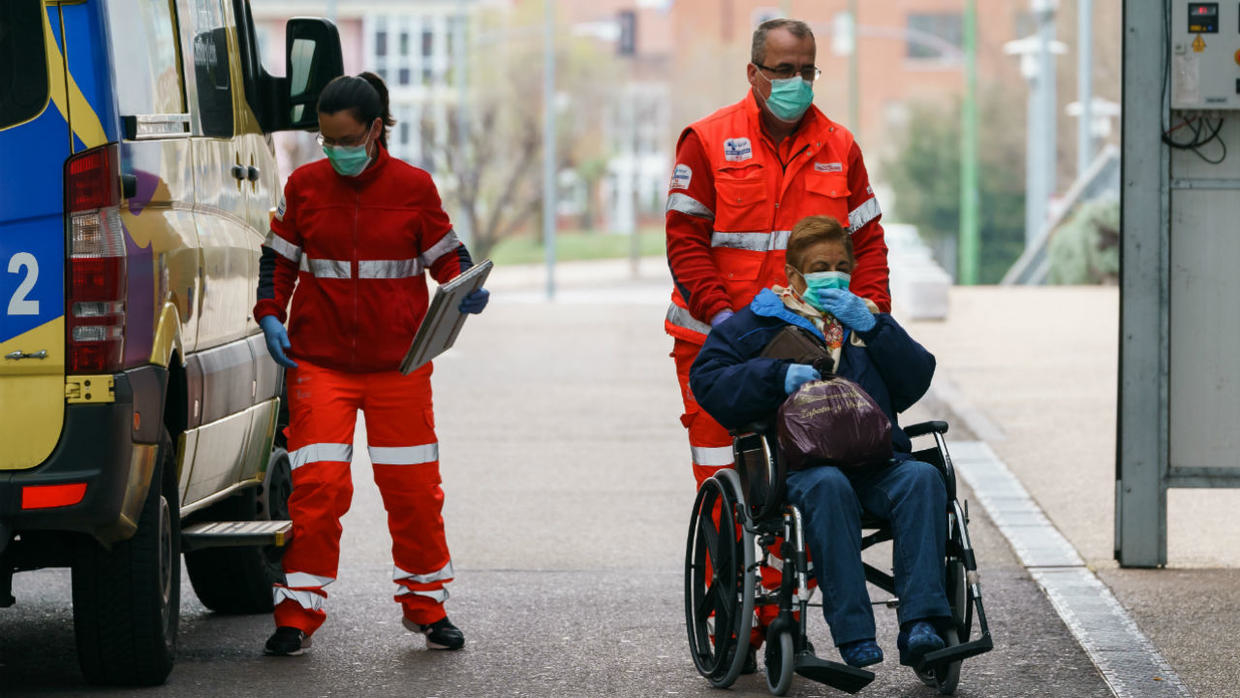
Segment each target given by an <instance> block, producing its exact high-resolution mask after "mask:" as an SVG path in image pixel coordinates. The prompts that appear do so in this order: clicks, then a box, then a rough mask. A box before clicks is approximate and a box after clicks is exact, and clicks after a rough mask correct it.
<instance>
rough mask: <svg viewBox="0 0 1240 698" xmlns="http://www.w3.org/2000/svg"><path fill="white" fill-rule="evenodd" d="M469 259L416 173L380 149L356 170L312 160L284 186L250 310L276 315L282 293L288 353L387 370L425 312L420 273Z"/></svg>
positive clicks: (328, 363)
mask: <svg viewBox="0 0 1240 698" xmlns="http://www.w3.org/2000/svg"><path fill="white" fill-rule="evenodd" d="M471 266H473V262H472V261H471V259H470V257H469V251H468V250H466V249H465V246H464V245H463V244H461V241H460V240H458V239H457V237H456V233H454V232H453V231H452V225H451V223H450V222H449V220H448V214H446V213H445V212H444V210H443V206H442V205H441V203H440V201H439V192H438V191H436V189H435V183H434V182H433V181H432V180H431V177H430V175H429V174H427V173H426V172H425V171H423V170H420V169H418V168H416V167H413V166H412V165H409V164H406V163H404V162H402V161H400V160H398V159H396V158H393V157H390V156H389V155H388V153H387V150H386V149H384V148H383V147H382V146H379V154H378V156H377V158H376V159H375V162H374V163H372V164H371V165H370V166H369V167H367V168H366V170H365V171H363V172H362V173H361V174H360V175H358V176H357V177H343V176H341V175H339V174H336V171H335V170H333V169H332V166H331V164H330V163H329V162H328V161H327V160H325V159H324V160H318V161H315V162H312V163H310V164H308V165H303V166H301V167H299V168H297V170H296V171H294V172H293V174H292V175H291V176H289V179H288V183H287V184H286V185H285V187H284V201H283V202H281V204H280V208H279V209H278V210H277V212H276V216H275V217H274V218H273V219H272V221H271V234H270V235H268V237H267V241H266V243H265V244H264V245H263V250H262V258H261V259H260V262H259V282H258V303H257V304H256V305H255V306H254V317H255V319H259V318H262V317H263V316H266V315H274V316H276V318H278V319H279V320H280V322H284V321H285V319H286V316H285V308H286V307H288V301H289V296H290V295H291V296H292V297H293V309H292V313H291V316H292V319H291V321H290V322H289V326H288V333H289V341H290V343H291V344H292V349H291V351H290V352H289V356H290V358H293V359H300V360H305V361H309V362H310V363H312V364H315V365H319V366H325V367H327V368H333V369H336V370H341V371H353V372H373V371H394V370H396V369H397V368H398V367H399V366H400V361H401V359H403V358H404V356H405V352H407V351H408V350H409V344H410V343H411V342H412V341H413V334H414V332H415V331H416V330H417V328H418V325H419V324H421V322H422V317H423V316H424V315H426V306H427V290H426V277H425V275H423V273H422V272H423V270H427V269H428V270H430V273H431V276H433V277H434V278H435V280H436V281H437V282H439V283H441V284H442V283H445V282H447V281H448V280H450V279H452V278H454V277H456V276H457V275H458V274H460V273H461V272H462V271H465V270H466V269H468V268H470V267H471ZM294 286H296V288H297V292H296V293H295V294H294V293H293V288H294Z"/></svg>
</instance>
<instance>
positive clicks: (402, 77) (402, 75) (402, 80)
mask: <svg viewBox="0 0 1240 698" xmlns="http://www.w3.org/2000/svg"><path fill="white" fill-rule="evenodd" d="M396 76H397V77H396V82H397V83H399V84H401V85H408V84H409V69H408V68H401V69H400V70H399V71H398V72H397V73H396Z"/></svg>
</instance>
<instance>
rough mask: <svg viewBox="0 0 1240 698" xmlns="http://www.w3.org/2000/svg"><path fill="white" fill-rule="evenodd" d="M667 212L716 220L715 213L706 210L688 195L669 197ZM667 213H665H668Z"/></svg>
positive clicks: (700, 203)
mask: <svg viewBox="0 0 1240 698" xmlns="http://www.w3.org/2000/svg"><path fill="white" fill-rule="evenodd" d="M667 211H679V212H680V213H683V214H685V215H686V216H697V217H698V218H706V219H708V220H712V221H713V220H715V212H714V211H712V210H710V209H709V208H706V206H705V205H703V204H702V202H700V201H698V200H697V199H695V198H693V197H692V196H689V195H688V194H679V193H677V194H672V195H671V196H669V197H667ZM667 211H664V213H666V212H667Z"/></svg>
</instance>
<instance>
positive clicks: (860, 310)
mask: <svg viewBox="0 0 1240 698" xmlns="http://www.w3.org/2000/svg"><path fill="white" fill-rule="evenodd" d="M816 296H817V300H818V303H819V304H820V305H821V306H822V307H823V308H825V309H826V311H827V312H828V313H831V314H832V315H834V316H835V319H836V320H839V321H840V324H842V325H844V326H845V327H847V328H849V329H853V330H856V331H857V332H866V331H869V330H872V329H874V325H875V323H877V322H878V321H877V320H875V319H874V313H871V312H870V309H869V307H868V306H866V304H865V301H863V300H861V297H860V296H858V295H856V294H855V293H853V292H852V291H849V290H847V289H842V288H831V289H826V290H823V291H818V292H817V293H816Z"/></svg>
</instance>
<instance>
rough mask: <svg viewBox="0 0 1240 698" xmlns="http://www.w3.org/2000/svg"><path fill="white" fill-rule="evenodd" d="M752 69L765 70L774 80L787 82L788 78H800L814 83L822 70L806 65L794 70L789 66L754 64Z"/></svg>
mask: <svg viewBox="0 0 1240 698" xmlns="http://www.w3.org/2000/svg"><path fill="white" fill-rule="evenodd" d="M754 67H756V68H758V69H759V70H765V71H767V72H769V73H770V74H771V78H772V79H775V80H787V79H788V78H791V77H795V76H797V75H800V76H801V79H803V80H808V81H810V82H814V81H815V80H817V79H818V78H819V77H821V76H822V70H821V69H820V68H818V67H816V66H812V65H807V66H805V67H804V68H794V67H792V66H790V65H781V66H779V67H778V68H772V67H770V66H766V65H762V64H761V63H754Z"/></svg>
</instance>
